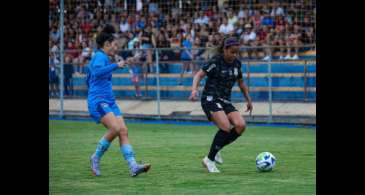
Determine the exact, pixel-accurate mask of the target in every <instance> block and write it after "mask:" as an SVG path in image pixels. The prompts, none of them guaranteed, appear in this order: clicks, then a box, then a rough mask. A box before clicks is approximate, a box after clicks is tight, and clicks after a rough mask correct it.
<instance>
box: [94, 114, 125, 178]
mask: <svg viewBox="0 0 365 195" xmlns="http://www.w3.org/2000/svg"><path fill="white" fill-rule="evenodd" d="M100 122H101V123H102V124H103V125H104V126H105V127H106V128H107V129H108V130H107V132H106V133H105V134H104V136H103V137H102V138H101V139H100V140H99V142H98V144H97V146H96V149H95V152H94V154H93V155H92V156H91V158H90V161H91V170H92V172H93V174H94V175H95V176H99V175H100V168H99V164H100V159H101V157H102V156H103V155H104V153H105V152H106V151H107V150H108V148H109V146H110V144H111V142H112V141H113V140H114V138H116V137H117V136H118V134H119V131H120V130H121V126H120V124H119V123H118V120H117V118H116V117H115V115H114V113H113V112H111V111H109V112H107V113H106V114H105V115H104V116H102V117H101V119H100Z"/></svg>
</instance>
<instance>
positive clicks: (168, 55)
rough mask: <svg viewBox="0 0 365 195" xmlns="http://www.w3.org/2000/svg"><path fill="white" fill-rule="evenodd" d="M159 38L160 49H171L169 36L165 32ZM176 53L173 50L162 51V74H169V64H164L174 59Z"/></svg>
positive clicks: (158, 45)
mask: <svg viewBox="0 0 365 195" xmlns="http://www.w3.org/2000/svg"><path fill="white" fill-rule="evenodd" d="M156 38H157V47H158V48H170V47H171V46H170V42H169V40H168V35H167V33H166V32H165V31H162V32H161V33H160V34H159V36H157V37H156ZM174 55H175V54H174V52H173V51H171V50H165V49H164V50H160V73H168V72H169V64H168V63H164V61H169V60H172V59H173V58H174Z"/></svg>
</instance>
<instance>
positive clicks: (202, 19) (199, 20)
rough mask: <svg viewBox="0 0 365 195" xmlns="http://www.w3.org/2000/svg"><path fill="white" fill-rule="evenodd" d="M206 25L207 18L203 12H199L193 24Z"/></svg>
mask: <svg viewBox="0 0 365 195" xmlns="http://www.w3.org/2000/svg"><path fill="white" fill-rule="evenodd" d="M208 23H209V18H208V17H207V16H206V15H204V12H203V11H199V17H198V18H196V19H195V20H194V24H199V25H202V24H208Z"/></svg>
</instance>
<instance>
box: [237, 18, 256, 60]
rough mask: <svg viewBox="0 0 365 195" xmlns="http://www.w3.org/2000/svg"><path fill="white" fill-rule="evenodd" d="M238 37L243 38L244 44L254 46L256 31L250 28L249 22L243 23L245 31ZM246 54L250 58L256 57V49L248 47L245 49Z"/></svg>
mask: <svg viewBox="0 0 365 195" xmlns="http://www.w3.org/2000/svg"><path fill="white" fill-rule="evenodd" d="M240 39H242V40H243V45H244V46H251V47H256V46H257V42H256V33H255V30H254V29H253V28H252V26H251V24H246V25H245V32H244V33H243V34H242V35H241V37H240ZM247 54H248V55H247V56H248V57H249V58H251V59H253V58H256V57H257V49H256V48H250V49H247Z"/></svg>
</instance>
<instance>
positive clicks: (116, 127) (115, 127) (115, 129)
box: [109, 123, 123, 134]
mask: <svg viewBox="0 0 365 195" xmlns="http://www.w3.org/2000/svg"><path fill="white" fill-rule="evenodd" d="M109 129H110V130H112V131H113V132H115V133H117V134H119V133H120V132H121V131H122V129H123V128H122V126H121V125H120V124H118V123H114V124H112V125H110V127H109Z"/></svg>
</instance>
